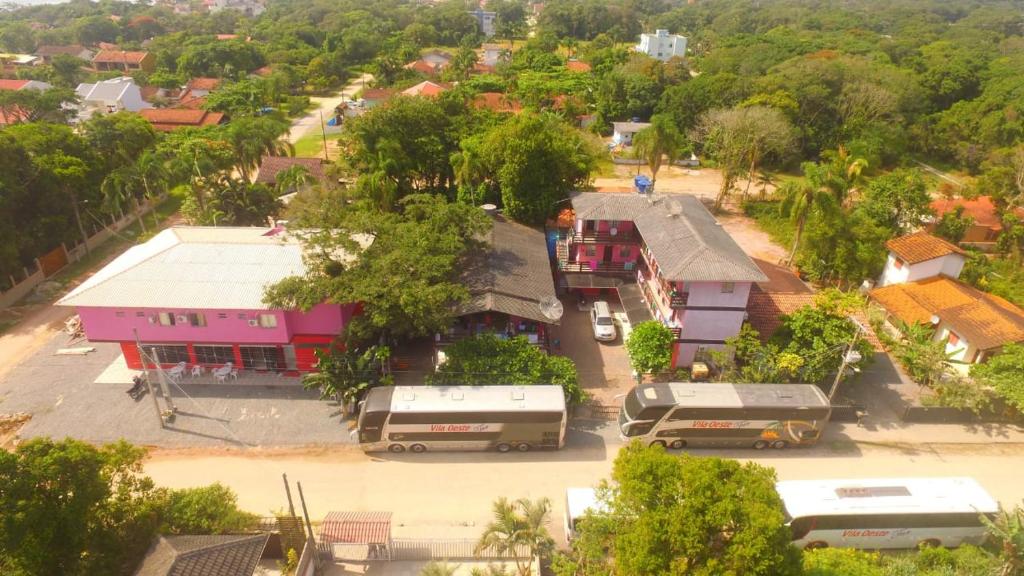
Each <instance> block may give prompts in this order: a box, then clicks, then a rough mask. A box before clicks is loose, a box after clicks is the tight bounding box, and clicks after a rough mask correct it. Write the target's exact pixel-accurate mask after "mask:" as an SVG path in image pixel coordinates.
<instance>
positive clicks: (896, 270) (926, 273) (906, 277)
mask: <svg viewBox="0 0 1024 576" xmlns="http://www.w3.org/2000/svg"><path fill="white" fill-rule="evenodd" d="M896 260H897V258H896V255H895V254H893V253H892V252H890V253H889V256H888V258H886V260H885V268H884V269H883V270H882V276H881V277H880V278H879V280H878V285H879V286H889V285H892V284H903V283H905V282H916V281H918V280H924V279H925V278H932V277H935V276H938V275H940V274H945V275H946V276H949V277H950V278H959V277H960V272H961V271H962V270H963V268H964V257H963V256H961V255H960V254H949V255H947V256H943V257H941V258H932V259H931V260H925V261H924V262H918V263H917V264H907V263H906V262H904V263H903V266H902V267H897V264H896Z"/></svg>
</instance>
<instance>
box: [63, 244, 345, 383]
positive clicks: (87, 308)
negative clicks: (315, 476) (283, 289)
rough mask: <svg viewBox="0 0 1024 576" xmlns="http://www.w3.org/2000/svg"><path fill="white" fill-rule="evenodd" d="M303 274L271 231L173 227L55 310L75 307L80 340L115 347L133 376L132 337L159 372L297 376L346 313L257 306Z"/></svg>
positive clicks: (294, 254)
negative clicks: (219, 369)
mask: <svg viewBox="0 0 1024 576" xmlns="http://www.w3.org/2000/svg"><path fill="white" fill-rule="evenodd" d="M305 272H306V268H305V265H304V263H303V260H302V246H301V244H300V243H299V242H298V240H297V239H296V238H295V237H294V236H292V235H290V234H288V233H286V232H284V231H283V230H281V229H269V228H232V227H218V228H207V227H190V226H181V227H174V228H170V229H167V230H164V231H163V232H161V233H159V234H157V235H156V236H154V237H153V238H152V239H151V240H149V241H148V242H146V243H144V244H140V245H138V246H134V247H132V248H130V249H128V250H127V251H126V252H125V253H124V254H121V255H120V256H119V257H118V258H116V259H115V260H114V261H113V262H111V263H110V264H108V265H107V266H105V267H104V268H103V269H102V270H100V271H99V272H97V273H96V274H94V275H93V276H92V277H91V278H89V279H88V280H86V281H85V282H84V283H82V285H80V286H78V287H77V288H75V289H74V290H73V291H71V293H69V294H68V295H67V296H65V297H64V298H62V299H61V300H60V301H59V302H58V303H57V304H58V305H62V306H74V307H76V308H77V309H78V314H79V316H80V317H81V319H82V324H83V326H84V329H85V334H86V336H87V337H88V338H89V340H90V341H93V342H118V343H119V344H120V345H121V349H122V351H123V353H124V358H125V361H126V363H127V364H128V367H130V368H134V369H138V368H142V364H141V359H140V357H139V353H138V349H137V347H136V336H137V337H138V339H139V340H140V341H141V342H142V344H143V347H144V348H146V350H147V351H148V350H149V349H150V348H155V349H156V350H157V352H158V354H159V355H160V360H161V363H163V364H176V363H178V362H185V363H187V364H188V365H189V366H193V365H197V364H199V365H204V366H222V365H224V364H225V363H227V362H231V363H233V364H234V366H237V367H239V368H241V369H245V370H267V371H288V372H302V371H309V370H312V369H313V364H314V363H315V361H316V360H315V356H314V351H315V350H317V349H322V348H326V347H328V346H329V345H330V343H331V341H332V340H333V339H334V337H335V336H337V335H338V334H339V333H340V332H341V330H342V329H343V328H344V326H345V325H346V323H347V322H348V320H349V319H350V318H351V317H352V314H353V313H354V312H355V306H353V305H345V306H341V305H337V304H326V303H325V304H320V305H318V306H316V307H314V308H313V309H312V310H310V311H309V312H301V311H297V310H281V309H274V308H270V307H269V306H267V305H266V304H264V303H263V293H264V291H265V289H266V288H267V286H270V285H272V284H274V283H276V282H278V281H279V280H282V279H284V278H287V277H289V276H296V275H298V276H301V275H303V274H305Z"/></svg>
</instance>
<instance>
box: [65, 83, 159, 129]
mask: <svg viewBox="0 0 1024 576" xmlns="http://www.w3.org/2000/svg"><path fill="white" fill-rule="evenodd" d="M75 94H78V100H79V102H80V104H79V106H80V108H79V112H78V119H79V120H80V121H84V120H88V119H89V118H91V117H92V115H93V114H95V113H96V112H100V113H104V114H112V113H114V112H120V111H122V110H127V111H129V112H138V111H139V110H144V109H147V108H152V107H153V105H152V104H150V103H149V102H146V101H145V100H143V99H142V90H140V89H139V86H138V85H137V84H135V80H133V79H131V78H129V77H127V76H125V77H122V78H112V79H110V80H103V81H101V82H96V83H95V84H86V83H83V84H79V85H78V88H75Z"/></svg>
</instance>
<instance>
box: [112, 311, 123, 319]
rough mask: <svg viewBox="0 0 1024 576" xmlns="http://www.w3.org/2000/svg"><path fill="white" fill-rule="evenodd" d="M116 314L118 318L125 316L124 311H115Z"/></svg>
mask: <svg viewBox="0 0 1024 576" xmlns="http://www.w3.org/2000/svg"><path fill="white" fill-rule="evenodd" d="M114 316H117V317H118V318H124V312H114Z"/></svg>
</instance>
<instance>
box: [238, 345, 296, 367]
mask: <svg viewBox="0 0 1024 576" xmlns="http://www.w3.org/2000/svg"><path fill="white" fill-rule="evenodd" d="M238 353H239V355H240V356H241V357H242V366H243V367H245V368H248V369H250V370H274V371H277V370H284V369H285V362H284V353H283V352H281V350H280V349H279V348H278V347H277V346H239V347H238Z"/></svg>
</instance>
